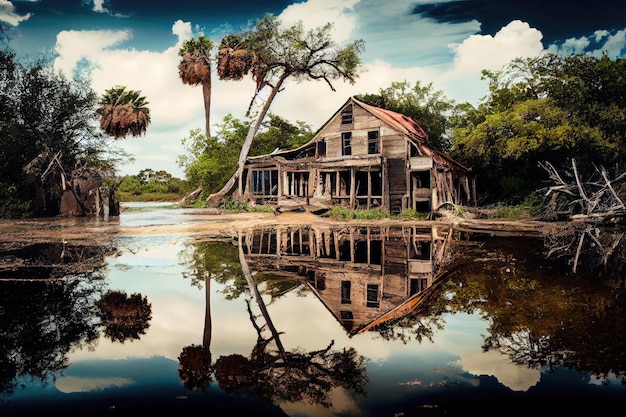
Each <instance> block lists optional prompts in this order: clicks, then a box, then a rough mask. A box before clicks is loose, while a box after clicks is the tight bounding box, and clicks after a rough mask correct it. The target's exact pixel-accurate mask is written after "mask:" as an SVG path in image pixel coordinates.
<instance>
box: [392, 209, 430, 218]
mask: <svg viewBox="0 0 626 417" xmlns="http://www.w3.org/2000/svg"><path fill="white" fill-rule="evenodd" d="M429 214H430V213H420V212H419V211H416V210H414V209H405V210H402V213H400V214H399V215H398V219H400V220H406V221H419V220H427V219H428V216H429Z"/></svg>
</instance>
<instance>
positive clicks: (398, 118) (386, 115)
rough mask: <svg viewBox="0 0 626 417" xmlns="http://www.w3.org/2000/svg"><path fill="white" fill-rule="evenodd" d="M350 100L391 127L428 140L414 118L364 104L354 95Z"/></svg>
mask: <svg viewBox="0 0 626 417" xmlns="http://www.w3.org/2000/svg"><path fill="white" fill-rule="evenodd" d="M350 100H351V101H353V102H354V103H355V104H357V105H359V106H361V107H362V108H363V109H365V110H366V111H368V112H369V113H370V114H371V115H372V116H375V117H377V118H378V119H380V120H382V121H383V122H385V123H386V124H388V125H389V126H390V127H392V128H393V129H395V130H397V131H399V132H402V133H404V134H407V135H414V136H417V137H418V138H420V139H422V140H425V141H428V135H427V134H426V132H424V130H423V129H422V128H421V127H420V125H418V124H417V123H416V122H415V120H413V119H411V118H410V117H409V116H406V115H404V114H400V113H396V112H395V111H391V110H385V109H381V108H380V107H375V106H371V105H369V104H365V103H363V102H362V101H359V100H357V99H356V98H354V97H351V98H350Z"/></svg>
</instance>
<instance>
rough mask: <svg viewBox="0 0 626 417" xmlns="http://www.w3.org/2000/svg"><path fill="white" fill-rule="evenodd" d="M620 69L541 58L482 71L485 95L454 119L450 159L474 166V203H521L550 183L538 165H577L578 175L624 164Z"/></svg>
mask: <svg viewBox="0 0 626 417" xmlns="http://www.w3.org/2000/svg"><path fill="white" fill-rule="evenodd" d="M625 69H626V63H625V62H624V60H623V59H617V60H610V59H609V58H608V57H606V56H603V57H600V58H595V57H590V56H586V55H578V56H572V57H567V58H564V57H559V56H556V55H551V54H546V55H543V56H541V57H538V58H529V59H524V60H523V59H516V60H513V61H512V62H511V63H509V64H508V65H507V66H505V67H504V68H503V69H502V70H500V71H496V72H488V71H484V72H483V75H484V77H485V78H487V79H488V80H489V86H490V96H489V97H488V98H487V99H486V101H485V102H484V103H482V104H481V105H480V106H479V107H478V108H473V107H472V106H469V105H464V106H460V107H458V108H457V109H458V110H459V113H457V114H455V115H454V117H453V118H452V119H451V123H452V126H453V128H454V129H453V148H452V149H451V156H453V157H454V158H455V159H457V160H458V161H460V162H461V163H463V164H464V165H466V166H469V167H472V169H473V171H474V173H475V174H476V178H477V191H478V198H479V204H488V203H493V202H503V203H505V204H513V205H515V204H518V203H520V202H522V201H523V200H524V199H525V198H526V196H528V195H529V194H531V193H532V192H533V191H535V190H537V189H539V188H542V187H543V181H545V180H546V179H547V176H546V173H545V172H544V170H542V169H541V168H540V167H539V165H538V162H541V161H549V162H550V163H551V164H553V165H554V166H556V167H562V166H568V165H569V164H570V161H571V159H576V161H577V165H578V167H579V169H580V172H581V174H582V175H583V177H585V176H587V173H589V172H591V171H592V170H593V169H595V168H594V167H595V166H598V165H602V166H609V167H610V166H623V165H624V163H625V162H626V158H625V156H626V153H625V152H624V149H626V148H625V146H624V145H626V144H625V143H624V138H625V137H626V105H625V104H624V103H625V102H624V100H623V97H624V96H625V95H626V77H624V76H623V74H624V73H625ZM620 97H621V98H620Z"/></svg>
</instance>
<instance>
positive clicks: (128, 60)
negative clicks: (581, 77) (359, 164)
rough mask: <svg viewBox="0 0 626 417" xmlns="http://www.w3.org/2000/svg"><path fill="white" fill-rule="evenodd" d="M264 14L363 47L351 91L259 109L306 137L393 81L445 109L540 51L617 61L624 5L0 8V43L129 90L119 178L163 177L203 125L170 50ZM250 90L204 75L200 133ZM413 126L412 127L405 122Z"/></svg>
mask: <svg viewBox="0 0 626 417" xmlns="http://www.w3.org/2000/svg"><path fill="white" fill-rule="evenodd" d="M265 13H273V14H275V15H277V16H279V17H280V18H281V20H282V21H283V22H284V23H285V25H290V24H293V23H295V22H296V21H298V20H301V21H302V22H303V24H304V25H305V27H310V28H312V27H316V26H320V25H322V24H325V23H327V22H332V23H333V29H334V38H335V39H336V40H337V41H338V42H347V41H350V40H354V39H363V40H364V41H365V51H364V53H363V60H364V64H365V68H364V69H365V71H364V72H363V73H362V74H361V75H360V77H359V79H358V80H357V82H356V83H355V84H354V85H350V84H344V83H336V84H335V87H336V90H337V91H336V92H333V91H332V90H330V88H328V86H326V85H325V84H323V83H318V82H306V83H300V84H298V83H296V82H291V83H287V85H286V88H285V90H284V91H282V92H281V93H280V94H279V95H278V97H277V98H276V100H275V101H274V103H273V105H272V108H271V111H272V112H274V113H276V114H278V115H280V116H282V117H284V118H286V119H288V120H290V121H292V122H295V121H303V122H306V123H308V124H310V125H311V126H312V128H313V129H317V128H318V127H320V126H321V125H322V124H323V123H324V122H326V121H327V120H328V118H329V117H330V116H331V115H332V114H333V113H334V112H335V111H336V110H337V108H338V107H339V106H340V105H341V104H343V103H344V102H345V101H346V100H347V98H348V97H349V96H351V95H353V94H361V93H376V92H377V91H378V90H379V89H380V88H386V87H388V86H390V85H391V83H392V82H393V81H403V80H406V81H409V82H411V83H412V84H414V83H416V82H417V81H419V82H421V83H422V84H423V85H424V84H428V83H432V84H433V87H434V88H435V89H437V90H441V91H443V92H444V94H445V95H446V96H447V97H448V98H450V99H453V100H455V101H457V102H465V101H468V102H470V103H471V104H474V105H476V104H478V103H479V102H480V100H481V98H483V97H484V96H485V95H486V93H487V86H486V84H485V82H484V81H481V80H480V73H481V71H482V70H483V69H489V70H496V69H499V68H501V67H502V66H503V65H505V64H506V63H507V62H509V61H510V60H511V59H513V58H516V57H530V56H537V55H539V54H540V53H542V52H543V51H546V50H548V51H551V52H556V53H561V54H573V53H589V54H595V55H598V54H601V53H602V52H606V53H607V54H609V56H611V57H624V55H625V54H626V0H596V1H594V2H588V1H567V2H561V1H554V0H542V1H541V0H525V1H519V0H449V1H437V2H435V1H428V0H411V1H409V0H394V1H381V0H299V1H288V0H264V1H259V0H245V1H231V2H228V1H226V2H225V1H223V0H220V1H211V0H209V1H188V0H176V1H171V0H169V1H167V0H153V1H150V2H147V1H139V0H113V1H106V0H97V1H87V0H74V1H72V0H39V1H37V0H33V1H17V0H14V1H9V0H0V43H1V44H2V46H8V47H10V48H11V49H13V50H14V51H15V52H16V53H17V54H18V56H20V57H24V58H29V57H36V56H38V55H39V54H47V55H49V56H50V57H52V58H54V59H55V61H54V65H55V66H56V67H58V68H59V69H61V70H63V71H67V72H68V73H70V72H71V70H72V68H74V66H76V64H77V63H79V62H85V61H87V62H90V63H91V64H92V65H93V66H94V72H93V82H92V87H93V88H94V89H95V90H96V91H98V92H104V91H105V90H106V89H107V88H110V87H113V86H115V85H125V86H127V87H128V88H131V89H134V90H141V92H142V94H143V95H145V96H146V98H147V100H148V101H149V102H150V108H151V112H152V124H151V125H150V126H149V128H148V132H147V134H146V136H145V137H141V138H127V139H126V140H124V141H123V142H121V143H120V145H119V146H120V147H123V148H124V149H126V150H127V151H128V152H130V153H131V154H133V155H134V156H135V158H136V162H135V163H134V164H129V165H127V166H124V167H120V172H119V173H120V174H122V175H124V174H133V175H134V174H137V173H138V172H139V171H140V170H141V169H144V168H152V169H155V170H160V169H163V170H166V171H168V172H170V173H172V174H173V175H175V176H178V177H181V178H182V177H183V172H182V169H181V168H180V167H179V166H178V164H177V163H176V160H177V157H178V155H180V154H182V153H184V149H183V147H182V145H181V139H182V138H184V137H186V136H188V135H189V131H190V129H194V128H202V127H203V126H204V118H203V117H204V116H203V104H202V93H201V88H200V87H191V86H188V85H183V84H182V82H181V81H180V79H179V78H178V72H177V65H178V56H177V52H178V48H179V47H180V44H181V42H182V41H183V40H184V39H187V38H189V37H191V36H198V35H200V34H204V35H205V36H208V37H210V38H212V39H214V41H215V42H216V43H217V42H219V40H220V39H221V38H222V37H223V36H224V35H225V34H228V33H232V32H238V31H240V30H242V29H243V28H245V27H250V26H252V25H254V23H255V22H256V20H257V19H258V18H260V17H262V16H263V15H264V14H265ZM253 93H254V84H253V82H252V81H250V80H242V81H240V82H229V83H226V82H220V81H219V80H217V77H214V85H213V99H212V116H211V117H212V124H216V123H219V122H220V121H221V120H222V119H223V117H224V116H225V115H227V114H229V113H230V114H233V115H234V116H236V117H243V115H244V113H245V111H246V109H247V105H248V103H249V101H250V98H251V97H252V95H253ZM417 122H418V123H419V120H418V121H417Z"/></svg>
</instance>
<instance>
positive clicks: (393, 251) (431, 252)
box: [242, 225, 450, 334]
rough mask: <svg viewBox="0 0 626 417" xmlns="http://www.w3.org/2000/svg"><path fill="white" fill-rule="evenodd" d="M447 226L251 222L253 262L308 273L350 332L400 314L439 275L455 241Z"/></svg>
mask: <svg viewBox="0 0 626 417" xmlns="http://www.w3.org/2000/svg"><path fill="white" fill-rule="evenodd" d="M449 236H450V235H449V233H448V229H447V228H446V227H441V226H437V227H434V226H433V227H430V226H414V225H412V226H372V225H337V226H324V227H314V228H313V227H305V226H300V227H284V228H272V229H251V230H249V231H248V232H247V233H246V234H245V235H244V236H243V242H242V243H243V248H244V253H245V256H246V260H247V262H248V264H249V266H250V267H251V268H252V269H254V270H256V271H260V272H265V273H274V274H290V275H291V274H292V275H298V276H301V277H305V279H306V282H307V284H308V285H309V286H310V288H311V289H312V290H313V291H314V292H315V294H316V295H317V296H318V297H319V299H320V300H321V301H322V302H323V303H324V305H325V306H326V307H327V308H328V309H329V310H330V311H331V312H332V314H333V315H334V316H335V317H336V318H337V319H338V320H339V321H340V322H341V324H342V325H343V326H344V328H345V329H346V330H347V331H348V333H349V334H355V333H358V332H359V331H361V330H363V329H365V328H367V327H369V326H370V325H372V324H373V323H375V322H377V321H380V320H381V318H383V317H385V316H387V317H391V316H393V314H394V312H401V311H402V310H403V308H409V307H410V306H411V305H412V303H414V302H416V301H417V300H419V296H420V294H421V293H422V292H423V291H424V290H426V289H428V288H430V287H431V286H432V285H433V284H434V283H435V281H436V278H437V272H438V270H439V267H440V265H441V264H442V262H443V259H444V255H445V253H446V249H447V246H448V242H449Z"/></svg>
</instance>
